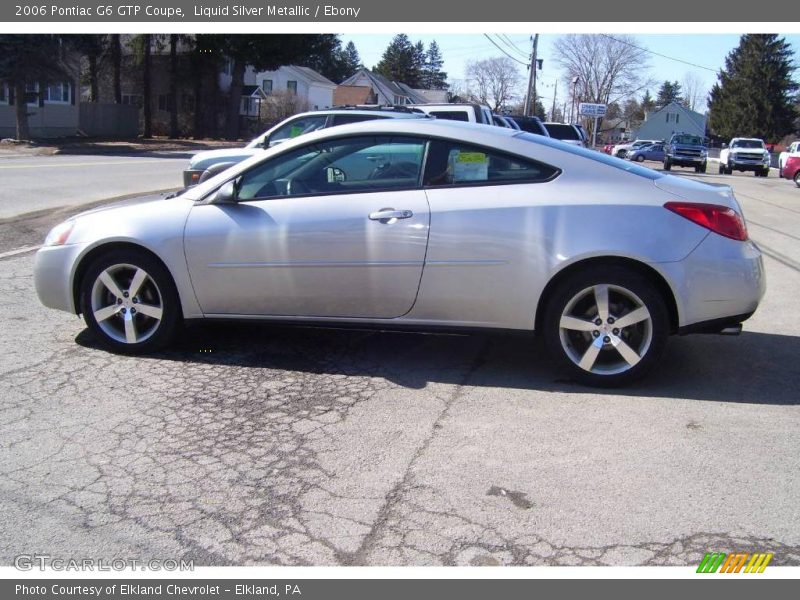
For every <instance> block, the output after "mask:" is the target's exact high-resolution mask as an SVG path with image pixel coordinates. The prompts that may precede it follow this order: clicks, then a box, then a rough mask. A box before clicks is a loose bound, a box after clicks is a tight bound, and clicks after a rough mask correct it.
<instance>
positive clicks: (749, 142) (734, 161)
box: [719, 138, 770, 177]
mask: <svg viewBox="0 0 800 600" xmlns="http://www.w3.org/2000/svg"><path fill="white" fill-rule="evenodd" d="M769 165H770V155H769V151H768V150H767V147H766V146H765V145H764V140H760V139H757V138H733V139H732V140H731V143H730V144H728V146H727V147H726V148H723V149H722V151H721V152H720V153H719V174H720V175H722V174H723V173H724V174H726V175H730V174H731V173H733V172H734V171H753V173H754V174H755V176H756V177H767V176H768V175H769Z"/></svg>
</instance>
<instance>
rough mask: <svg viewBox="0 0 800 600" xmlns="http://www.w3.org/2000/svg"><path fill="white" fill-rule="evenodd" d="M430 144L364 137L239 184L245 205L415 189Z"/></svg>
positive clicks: (285, 157)
mask: <svg viewBox="0 0 800 600" xmlns="http://www.w3.org/2000/svg"><path fill="white" fill-rule="evenodd" d="M424 150H425V141H424V140H421V139H419V138H401V137H391V138H390V137H376V136H363V137H352V138H344V139H339V140H328V141H326V142H321V143H318V144H312V145H308V146H304V147H302V148H299V149H296V150H292V151H290V152H287V153H285V154H281V155H280V156H277V157H275V158H273V159H271V160H268V161H267V162H264V163H261V164H259V165H256V166H255V167H253V168H252V169H250V170H249V171H247V172H245V173H243V174H242V175H241V177H240V178H239V180H238V182H237V189H238V197H239V200H241V201H246V200H254V199H266V198H275V197H282V196H300V195H309V194H310V195H321V194H347V193H354V192H364V191H376V190H390V189H400V188H413V187H417V186H419V175H420V169H421V167H422V157H423V154H424Z"/></svg>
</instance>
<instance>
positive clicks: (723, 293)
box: [658, 233, 767, 333]
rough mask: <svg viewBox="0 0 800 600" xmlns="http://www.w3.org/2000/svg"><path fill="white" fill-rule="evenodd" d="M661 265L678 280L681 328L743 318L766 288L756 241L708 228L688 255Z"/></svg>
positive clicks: (708, 327)
mask: <svg viewBox="0 0 800 600" xmlns="http://www.w3.org/2000/svg"><path fill="white" fill-rule="evenodd" d="M658 267H659V268H660V269H661V271H662V273H663V274H664V275H665V276H666V277H667V279H668V281H670V282H671V283H672V285H673V288H674V291H675V297H676V302H677V304H678V320H679V323H678V331H679V332H680V333H690V332H692V331H694V330H700V331H703V330H713V329H714V328H715V327H716V326H717V325H721V327H719V328H718V329H717V331H719V330H720V329H723V328H724V327H725V326H728V325H735V324H736V323H741V322H742V320H744V319H745V318H748V317H749V316H751V315H752V314H753V313H754V312H755V310H756V308H758V305H759V303H760V302H761V299H762V298H763V296H764V292H765V291H766V285H767V282H766V275H765V273H764V263H763V259H762V257H761V251H760V250H759V249H758V246H756V244H755V243H754V242H753V241H752V240H748V241H746V242H737V241H736V240H731V239H728V238H725V237H723V236H721V235H717V234H715V233H709V234H708V235H707V236H706V238H705V239H704V240H703V241H702V242H701V243H700V245H698V246H697V248H695V250H694V251H693V252H692V253H691V254H689V256H687V257H686V258H685V259H684V260H682V261H678V262H672V263H660V264H659V265H658Z"/></svg>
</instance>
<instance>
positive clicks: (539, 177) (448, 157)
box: [425, 140, 558, 186]
mask: <svg viewBox="0 0 800 600" xmlns="http://www.w3.org/2000/svg"><path fill="white" fill-rule="evenodd" d="M557 173H558V169H555V168H553V167H550V166H548V165H544V164H542V163H538V162H536V161H533V160H528V159H524V158H520V157H518V156H512V155H510V154H504V153H501V152H496V151H494V150H489V149H486V148H480V147H477V146H470V145H468V144H463V143H461V142H450V141H444V140H436V141H433V142H431V146H430V151H429V152H428V163H427V166H426V170H425V185H426V186H437V185H459V184H465V185H469V184H479V183H513V182H520V183H522V182H533V181H547V180H549V179H551V178H552V177H553V176H555V175H556V174H557Z"/></svg>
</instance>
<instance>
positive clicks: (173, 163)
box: [0, 153, 189, 219]
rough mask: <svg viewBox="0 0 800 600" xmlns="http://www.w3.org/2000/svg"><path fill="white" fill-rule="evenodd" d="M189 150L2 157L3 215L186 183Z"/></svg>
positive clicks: (0, 213) (0, 198) (0, 202)
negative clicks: (106, 154)
mask: <svg viewBox="0 0 800 600" xmlns="http://www.w3.org/2000/svg"><path fill="white" fill-rule="evenodd" d="M188 162H189V160H188V155H186V154H185V153H175V154H172V155H167V157H164V156H155V155H130V156H105V155H96V156H92V155H75V156H69V155H57V156H31V157H22V156H19V157H13V158H0V181H2V188H1V189H0V219H8V218H11V217H16V216H19V215H21V214H24V213H29V212H33V211H40V210H45V209H47V210H50V209H53V208H60V207H66V206H77V205H83V204H89V203H92V202H97V201H98V200H102V199H105V198H111V197H114V196H121V195H127V194H130V193H144V192H151V191H159V190H166V189H174V188H178V187H181V185H182V183H181V182H182V175H181V173H182V171H183V169H185V168H186V165H187V164H188Z"/></svg>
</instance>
